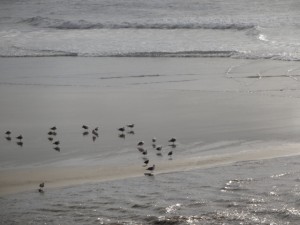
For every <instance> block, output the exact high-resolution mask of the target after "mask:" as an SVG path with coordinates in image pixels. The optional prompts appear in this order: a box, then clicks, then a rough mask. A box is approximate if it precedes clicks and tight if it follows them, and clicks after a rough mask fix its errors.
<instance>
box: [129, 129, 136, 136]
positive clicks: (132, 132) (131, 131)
mask: <svg viewBox="0 0 300 225" xmlns="http://www.w3.org/2000/svg"><path fill="white" fill-rule="evenodd" d="M127 134H132V135H133V134H135V133H134V131H133V130H130V131H127Z"/></svg>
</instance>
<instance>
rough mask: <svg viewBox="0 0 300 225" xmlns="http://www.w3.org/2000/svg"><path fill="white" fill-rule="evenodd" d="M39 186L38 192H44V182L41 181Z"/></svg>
mask: <svg viewBox="0 0 300 225" xmlns="http://www.w3.org/2000/svg"><path fill="white" fill-rule="evenodd" d="M39 187H40V188H39V189H38V190H39V192H40V193H44V190H43V188H44V187H45V183H44V182H43V183H40V185H39Z"/></svg>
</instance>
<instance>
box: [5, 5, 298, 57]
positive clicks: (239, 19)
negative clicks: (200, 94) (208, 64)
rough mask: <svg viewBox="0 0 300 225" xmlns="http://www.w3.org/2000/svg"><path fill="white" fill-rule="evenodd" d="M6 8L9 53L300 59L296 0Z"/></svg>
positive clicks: (21, 6) (8, 55) (11, 54)
mask: <svg viewBox="0 0 300 225" xmlns="http://www.w3.org/2000/svg"><path fill="white" fill-rule="evenodd" d="M0 6H1V7H0V15H1V18H0V22H1V25H0V56H2V57H14V56H89V57H103V56H115V57H129V56H131V57H132V56H136V57H164V56H165V57H231V58H243V59H278V60H299V59H300V55H299V45H300V43H299V39H298V37H299V35H300V28H299V27H300V25H299V17H300V16H299V8H300V3H299V2H298V1H295V0H287V1H280V0H278V1H273V0H266V1H263V2H262V1H259V0H255V1H251V2H249V1H246V0H242V1H235V0H228V1H221V0H220V1H213V2H212V1H205V0H201V1H199V0H187V1H180V0H163V1H161V0H157V1H156V0H154V1H138V0H132V1H129V0H128V1H127V0H126V1H122V0H120V1H117V0H116V1H113V2H112V1H98V0H87V1H80V0H74V1H55V0H51V1H40V0H36V1H34V0H30V1H21V0H20V1H16V0H13V1H10V0H7V1H5V0H3V1H1V3H0Z"/></svg>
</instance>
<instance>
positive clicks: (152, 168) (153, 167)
mask: <svg viewBox="0 0 300 225" xmlns="http://www.w3.org/2000/svg"><path fill="white" fill-rule="evenodd" d="M154 169H155V165H154V164H153V166H150V167H148V168H147V169H146V170H149V171H151V172H152V171H154Z"/></svg>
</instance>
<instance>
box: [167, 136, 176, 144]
mask: <svg viewBox="0 0 300 225" xmlns="http://www.w3.org/2000/svg"><path fill="white" fill-rule="evenodd" d="M175 141H176V138H174V137H173V138H171V139H170V140H169V141H168V142H171V143H173V144H174V143H175Z"/></svg>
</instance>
